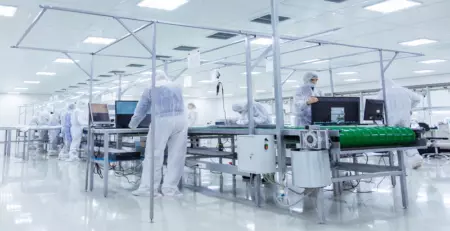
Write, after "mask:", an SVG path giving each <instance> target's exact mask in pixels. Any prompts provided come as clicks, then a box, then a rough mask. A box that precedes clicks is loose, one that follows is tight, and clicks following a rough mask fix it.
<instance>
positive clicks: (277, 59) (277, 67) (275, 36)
mask: <svg viewBox="0 0 450 231" xmlns="http://www.w3.org/2000/svg"><path fill="white" fill-rule="evenodd" d="M270 3H271V4H270V6H271V7H270V8H271V16H272V46H273V75H274V76H273V77H274V78H273V82H274V84H273V86H274V89H275V112H276V128H275V130H276V135H277V137H282V129H284V115H283V111H284V110H283V91H282V88H281V55H280V33H279V29H278V24H279V18H278V17H279V15H278V12H279V4H280V3H279V0H270ZM277 152H278V155H277V163H278V172H279V173H280V174H279V175H278V176H279V177H278V180H279V182H282V181H281V180H282V178H283V177H284V173H285V172H286V167H287V166H286V154H285V145H284V142H283V139H279V141H278V142H277Z"/></svg>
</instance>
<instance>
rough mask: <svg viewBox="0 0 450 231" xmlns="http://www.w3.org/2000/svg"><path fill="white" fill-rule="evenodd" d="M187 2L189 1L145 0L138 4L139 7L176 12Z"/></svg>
mask: <svg viewBox="0 0 450 231" xmlns="http://www.w3.org/2000/svg"><path fill="white" fill-rule="evenodd" d="M187 2H188V0H143V1H141V2H140V3H139V4H138V6H139V7H148V8H153V9H158V10H169V11H170V10H175V9H176V8H178V7H180V6H182V5H184V4H186V3H187Z"/></svg>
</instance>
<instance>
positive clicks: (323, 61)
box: [313, 59, 330, 64]
mask: <svg viewBox="0 0 450 231" xmlns="http://www.w3.org/2000/svg"><path fill="white" fill-rule="evenodd" d="M328 62H330V60H328V59H325V60H319V61H316V62H313V64H320V63H328Z"/></svg>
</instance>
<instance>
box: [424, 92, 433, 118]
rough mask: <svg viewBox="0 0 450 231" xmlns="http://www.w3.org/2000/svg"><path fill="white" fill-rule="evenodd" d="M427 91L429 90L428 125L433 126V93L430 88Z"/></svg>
mask: <svg viewBox="0 0 450 231" xmlns="http://www.w3.org/2000/svg"><path fill="white" fill-rule="evenodd" d="M426 90H427V104H428V105H427V111H428V124H432V123H431V122H432V116H433V113H431V107H432V104H431V91H430V87H427V88H426Z"/></svg>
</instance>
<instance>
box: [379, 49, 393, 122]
mask: <svg viewBox="0 0 450 231" xmlns="http://www.w3.org/2000/svg"><path fill="white" fill-rule="evenodd" d="M378 52H379V55H380V61H379V62H380V72H381V75H380V77H381V91H382V92H383V100H384V101H385V102H386V99H387V96H386V81H385V78H384V70H385V69H384V61H383V51H382V50H379V51H378ZM389 113H390V112H388V110H387V107H386V103H385V104H384V122H385V124H386V125H389V117H388V116H389Z"/></svg>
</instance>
